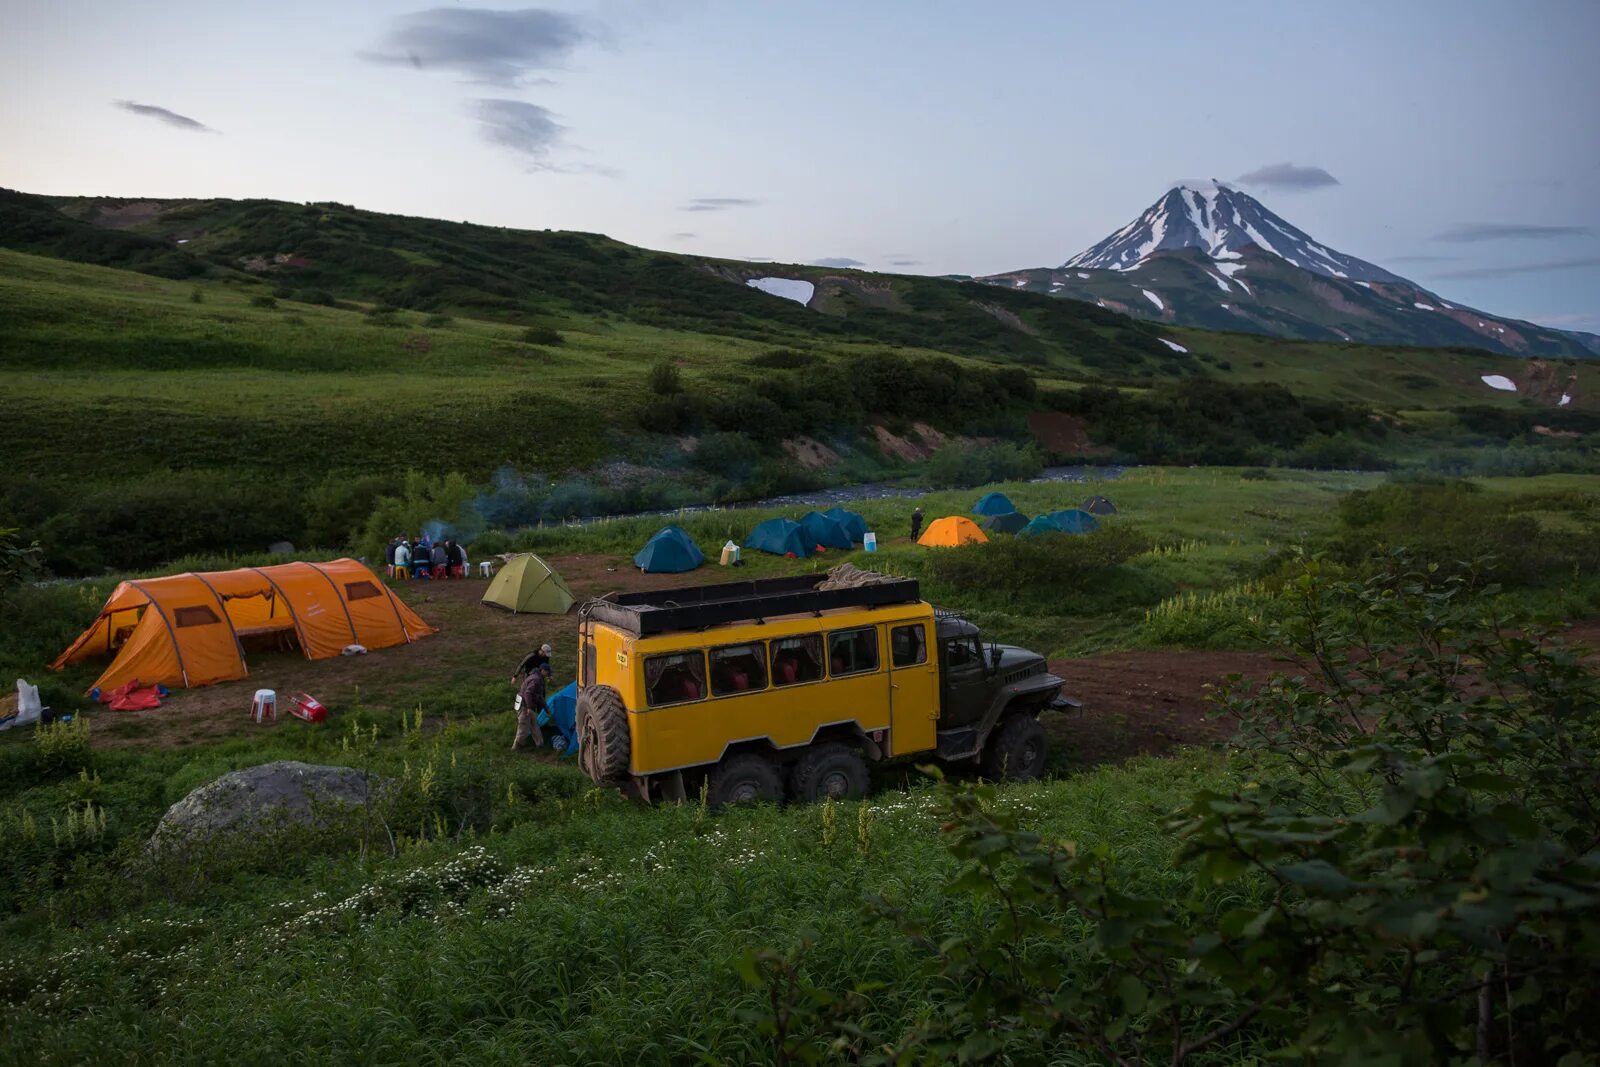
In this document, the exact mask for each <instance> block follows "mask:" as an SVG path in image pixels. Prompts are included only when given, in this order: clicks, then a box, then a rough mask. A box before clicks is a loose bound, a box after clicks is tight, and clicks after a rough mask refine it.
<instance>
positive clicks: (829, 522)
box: [800, 511, 856, 550]
mask: <svg viewBox="0 0 1600 1067" xmlns="http://www.w3.org/2000/svg"><path fill="white" fill-rule="evenodd" d="M800 529H802V530H804V531H805V535H806V539H807V540H809V541H810V542H811V543H812V544H813V545H818V546H820V547H822V548H842V549H845V550H849V549H852V548H854V547H855V546H856V543H855V541H854V539H852V538H851V536H850V531H849V530H847V529H845V528H844V524H843V523H841V522H840V521H839V520H838V519H835V518H833V517H832V516H831V515H824V514H823V513H822V512H820V511H808V512H806V513H805V515H803V516H801V518H800Z"/></svg>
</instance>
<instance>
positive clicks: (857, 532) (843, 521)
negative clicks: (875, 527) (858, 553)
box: [823, 508, 867, 544]
mask: <svg viewBox="0 0 1600 1067" xmlns="http://www.w3.org/2000/svg"><path fill="white" fill-rule="evenodd" d="M823 514H824V515H826V516H828V518H830V519H835V520H837V521H838V523H839V525H840V526H843V527H844V529H845V532H846V533H848V534H849V535H850V540H851V542H852V543H854V544H860V543H861V542H862V541H864V540H866V537H867V520H866V519H865V518H864V517H862V516H861V515H860V514H859V513H857V512H854V511H848V510H846V509H845V508H829V509H828V510H827V511H824V512H823Z"/></svg>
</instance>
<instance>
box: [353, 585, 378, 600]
mask: <svg viewBox="0 0 1600 1067" xmlns="http://www.w3.org/2000/svg"><path fill="white" fill-rule="evenodd" d="M382 595H383V592H382V591H381V590H380V589H379V588H378V587H377V586H376V585H374V584H373V583H372V582H346V583H345V584H344V598H345V599H346V600H371V599H372V598H373V597H375V596H382Z"/></svg>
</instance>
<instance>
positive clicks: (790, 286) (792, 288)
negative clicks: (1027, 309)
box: [745, 278, 1027, 304]
mask: <svg viewBox="0 0 1600 1067" xmlns="http://www.w3.org/2000/svg"><path fill="white" fill-rule="evenodd" d="M745 284H746V285H748V286H749V287H750V288H752V289H760V290H761V291H762V292H763V293H767V294H769V295H771V296H781V297H783V298H784V299H785V300H793V301H794V302H795V303H797V304H809V303H811V298H812V297H813V296H815V295H816V292H817V287H816V286H815V285H812V284H811V283H810V282H807V281H801V280H800V279H799V278H751V279H750V280H749V281H747V282H745ZM1017 284H1018V285H1025V284H1027V283H1025V282H1018V283H1017Z"/></svg>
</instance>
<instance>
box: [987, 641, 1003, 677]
mask: <svg viewBox="0 0 1600 1067" xmlns="http://www.w3.org/2000/svg"><path fill="white" fill-rule="evenodd" d="M999 669H1000V646H999V645H998V644H994V643H991V644H990V645H989V670H990V671H997V670H999Z"/></svg>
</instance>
